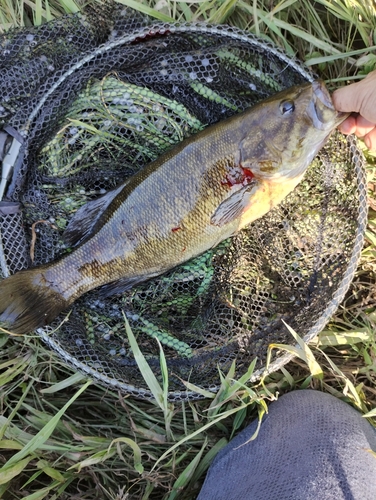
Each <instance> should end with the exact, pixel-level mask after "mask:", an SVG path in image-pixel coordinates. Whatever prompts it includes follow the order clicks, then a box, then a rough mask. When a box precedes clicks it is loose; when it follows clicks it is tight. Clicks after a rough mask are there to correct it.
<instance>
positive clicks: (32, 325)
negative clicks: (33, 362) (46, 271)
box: [0, 267, 70, 334]
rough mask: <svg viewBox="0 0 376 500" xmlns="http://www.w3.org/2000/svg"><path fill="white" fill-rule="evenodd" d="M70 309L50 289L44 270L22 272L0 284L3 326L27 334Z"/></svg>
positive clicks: (0, 320) (0, 309) (0, 314)
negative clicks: (44, 276)
mask: <svg viewBox="0 0 376 500" xmlns="http://www.w3.org/2000/svg"><path fill="white" fill-rule="evenodd" d="M69 305H70V302H68V301H67V300H66V299H64V297H62V295H60V294H59V293H58V292H57V291H56V290H54V289H53V288H51V286H48V283H46V281H45V280H44V278H43V275H42V273H41V267H38V268H36V269H29V270H25V271H19V272H18V273H16V274H14V275H12V276H10V277H9V278H5V279H4V280H2V281H1V282H0V324H1V325H2V326H3V327H4V328H6V329H8V330H10V331H11V332H12V333H17V334H26V333H30V332H32V331H33V330H35V329H36V328H38V327H41V326H45V325H47V324H48V323H50V322H51V321H52V320H53V319H55V318H56V316H58V315H59V313H60V312H62V311H63V310H64V309H66V308H67V307H68V306H69Z"/></svg>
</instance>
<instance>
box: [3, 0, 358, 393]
mask: <svg viewBox="0 0 376 500" xmlns="http://www.w3.org/2000/svg"><path fill="white" fill-rule="evenodd" d="M1 51H2V56H3V57H2V59H1V60H2V63H1V64H2V68H1V72H0V84H1V87H0V88H2V89H3V90H2V93H1V97H0V119H1V120H2V121H3V140H5V141H8V143H9V142H11V145H10V146H9V144H8V145H7V148H8V152H9V151H13V153H12V156H13V157H14V165H12V166H13V169H12V170H11V171H10V175H9V183H8V184H7V186H6V189H5V183H4V186H3V190H4V192H5V196H4V199H3V201H2V202H1V203H0V231H1V235H0V236H1V245H0V264H1V270H2V276H3V277H6V276H7V275H9V274H11V273H14V272H16V271H17V270H20V269H24V268H27V267H29V266H30V265H32V264H33V265H38V264H42V263H45V262H49V261H51V260H53V259H54V258H56V257H58V256H59V255H61V254H62V253H63V252H65V251H67V249H66V248H65V247H64V245H63V243H62V234H63V232H64V229H65V227H66V226H67V224H68V222H69V220H70V218H71V217H72V215H73V214H74V213H75V211H76V210H77V209H78V208H79V207H80V206H82V205H83V204H84V203H86V202H87V201H90V200H91V199H94V198H95V197H97V196H99V195H100V194H102V193H104V192H106V191H107V190H109V189H111V188H113V187H114V186H116V185H117V184H118V183H119V182H120V181H123V180H124V179H125V178H126V177H127V176H129V175H132V174H133V173H135V172H136V171H137V170H139V169H140V168H142V167H143V166H144V165H145V164H147V163H148V162H150V161H151V160H153V159H155V158H156V157H157V156H158V155H159V154H161V152H163V151H164V150H166V149H167V148H169V147H171V146H172V145H173V144H176V143H178V142H180V141H181V140H182V139H183V138H184V137H187V136H189V135H191V134H192V133H195V132H197V131H199V130H201V129H203V128H204V127H206V126H208V125H209V124H212V123H215V122H217V121H219V120H220V119H223V118H224V117H226V116H230V115H232V114H234V113H237V112H239V111H241V110H243V109H244V108H246V107H247V106H251V105H253V104H255V103H257V102H259V101H260V100H262V99H264V98H265V97H268V96H269V95H272V94H273V93H275V92H277V91H279V90H282V89H284V88H287V87H289V86H292V85H296V84H299V83H303V82H305V81H312V80H313V79H314V75H312V74H311V73H310V72H309V71H308V70H307V69H306V68H305V67H304V66H303V65H302V63H300V62H299V61H296V60H293V59H291V58H290V57H288V56H287V55H286V54H284V53H283V52H282V51H281V50H280V49H277V48H276V47H275V46H274V45H272V44H271V43H270V42H269V41H267V40H265V39H261V38H257V37H255V36H253V35H251V34H248V33H245V32H243V31H240V30H238V29H235V28H231V27H228V26H210V25H206V24H202V23H196V24H189V23H176V24H168V23H156V22H155V21H153V20H152V19H150V18H148V17H147V16H143V15H141V14H137V13H134V12H132V11H130V10H128V9H122V8H119V7H116V8H115V7H113V8H111V9H109V11H101V12H100V13H98V12H89V13H88V14H87V15H84V16H82V15H76V16H67V17H65V18H62V19H59V20H57V21H54V22H52V23H47V24H46V25H43V26H41V27H36V28H27V29H22V30H15V31H12V32H9V33H6V34H4V35H2V37H1V38H0V52H1ZM366 222H367V193H366V178H365V172H364V159H363V156H362V153H361V151H360V150H359V148H358V146H357V143H356V139H355V138H354V137H347V138H346V137H344V136H342V135H341V134H339V133H337V132H336V133H334V134H333V135H332V137H331V138H330V140H329V142H328V143H327V144H326V146H325V147H324V148H323V149H322V150H321V151H320V153H319V155H318V156H317V157H316V158H315V160H314V161H313V162H312V164H311V166H310V167H309V169H308V171H307V174H306V176H305V178H304V180H303V181H302V182H301V184H300V185H299V186H298V187H297V188H296V189H295V190H294V191H293V193H291V194H290V195H289V196H288V197H287V198H286V200H285V201H284V202H283V203H282V204H281V205H280V206H278V207H277V208H276V209H274V210H272V211H271V212H270V213H269V214H267V215H266V216H265V217H263V218H262V219H259V220H258V221H256V222H254V223H252V224H251V225H250V226H249V227H247V228H246V229H245V230H243V231H241V232H240V233H239V234H238V235H236V236H235V237H233V238H231V239H230V240H226V241H225V242H223V243H222V244H220V245H219V246H218V247H217V248H215V249H213V250H210V251H209V252H206V253H205V254H203V255H201V256H198V257H197V258H196V259H193V260H192V261H190V262H188V263H186V264H184V265H182V266H179V267H178V268H176V269H173V270H171V271H170V272H168V273H166V274H165V275H163V276H160V277H158V278H155V279H153V280H150V281H148V282H146V283H144V284H142V285H140V286H137V287H135V288H134V289H132V290H130V291H129V292H126V293H124V294H122V295H120V296H114V297H110V298H106V299H103V298H102V297H101V295H100V293H99V292H98V291H97V290H94V291H92V292H90V293H88V294H86V295H85V296H84V297H82V298H81V299H79V300H78V301H77V302H76V303H75V304H74V306H73V308H72V311H71V314H70V315H69V318H68V319H67V320H66V321H63V320H64V318H65V316H66V315H64V314H63V315H60V316H59V318H57V320H56V321H55V322H53V323H52V324H51V326H48V327H46V328H43V329H41V328H40V329H38V330H37V333H38V335H39V336H40V337H41V338H42V339H43V341H44V342H46V343H47V344H48V345H49V347H50V348H51V349H53V350H54V351H55V352H56V353H57V354H58V355H59V356H60V357H61V358H62V359H63V360H64V361H65V362H66V363H68V364H69V365H71V366H73V367H74V368H75V369H77V370H79V371H81V372H83V373H85V374H87V375H89V376H90V377H92V378H94V379H95V380H96V381H98V382H100V383H103V384H105V385H108V386H110V387H112V388H116V389H119V390H121V391H123V392H126V393H131V394H133V395H134V396H137V397H141V398H145V399H149V398H152V394H151V393H150V391H149V390H148V388H147V386H146V384H145V382H144V380H143V377H142V374H141V373H140V371H139V369H138V366H137V363H136V361H135V359H134V357H133V354H132V350H131V348H130V345H129V343H128V339H127V335H126V332H125V326H124V315H125V316H126V317H127V319H128V321H129V323H130V326H131V328H132V330H133V332H134V333H135V335H136V337H137V341H138V344H139V346H140V348H141V350H142V352H143V353H144V355H145V357H146V359H147V361H148V363H149V365H150V366H151V368H152V370H153V371H154V373H155V374H156V376H157V378H158V379H159V380H162V374H161V368H160V364H159V347H158V343H157V342H156V340H155V339H156V338H158V339H159V341H160V342H161V344H162V345H163V348H164V351H165V355H166V360H167V364H168V369H169V398H170V400H175V401H183V400H186V399H198V398H200V397H201V396H200V395H199V394H198V393H197V392H195V391H194V390H190V389H187V387H186V386H185V385H184V383H183V382H182V381H188V382H190V383H191V384H193V385H197V386H200V387H203V388H205V389H206V390H209V391H213V392H215V391H217V390H218V387H219V385H220V378H219V373H218V370H221V371H222V372H227V371H228V370H229V368H230V366H231V364H232V363H233V361H234V360H235V361H236V374H235V376H241V375H242V374H244V373H245V371H246V370H247V368H248V367H249V365H250V363H251V362H252V360H253V359H254V358H257V362H256V371H255V372H254V375H253V377H252V381H255V380H257V379H258V378H259V377H260V376H261V375H262V373H264V372H265V368H266V366H265V364H266V354H267V349H268V345H269V344H270V343H285V344H291V343H293V342H294V340H293V338H292V336H291V334H290V333H289V331H288V329H287V328H286V326H285V323H287V324H288V325H289V326H290V327H292V328H294V330H296V332H297V333H298V334H300V335H303V336H304V340H305V341H307V342H308V341H310V340H311V339H312V338H313V337H314V336H316V335H317V334H318V333H319V332H320V331H321V330H322V328H323V327H324V326H325V324H326V323H327V322H328V320H329V319H330V317H331V316H332V315H333V314H334V312H335V311H336V309H337V307H338V306H339V304H340V303H341V301H342V299H343V297H344V295H345V293H346V291H347V290H348V288H349V286H350V283H351V280H352V278H353V276H354V273H355V270H356V266H357V262H358V259H359V256H360V252H361V249H362V246H363V235H364V231H365V227H366ZM30 250H31V252H30ZM273 356H274V357H273V360H272V363H271V364H270V366H269V367H268V370H269V371H273V370H277V369H279V368H280V367H281V366H283V365H284V364H286V363H287V362H288V361H289V360H290V359H291V356H290V355H286V354H283V353H282V352H275V353H274V355H273Z"/></svg>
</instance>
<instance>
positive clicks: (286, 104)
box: [279, 101, 295, 115]
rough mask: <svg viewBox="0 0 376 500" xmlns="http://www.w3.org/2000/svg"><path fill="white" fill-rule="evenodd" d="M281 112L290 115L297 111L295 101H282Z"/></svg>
mask: <svg viewBox="0 0 376 500" xmlns="http://www.w3.org/2000/svg"><path fill="white" fill-rule="evenodd" d="M279 110H280V111H281V113H282V114H283V115H290V114H291V113H293V112H294V110H295V104H294V101H282V102H281V103H280V105H279Z"/></svg>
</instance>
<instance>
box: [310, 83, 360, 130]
mask: <svg viewBox="0 0 376 500" xmlns="http://www.w3.org/2000/svg"><path fill="white" fill-rule="evenodd" d="M307 113H308V116H309V117H310V118H311V120H312V123H313V126H314V127H315V128H317V129H319V130H323V131H330V130H332V129H334V128H335V127H337V126H338V125H339V124H340V123H342V122H343V121H344V120H345V119H346V118H347V117H348V116H349V114H350V113H343V112H340V111H337V110H336V109H335V107H334V105H333V101H332V98H331V97H330V94H329V92H328V90H327V88H326V87H325V83H324V82H323V81H322V80H316V81H314V82H313V83H312V99H311V100H310V103H309V105H308V107H307Z"/></svg>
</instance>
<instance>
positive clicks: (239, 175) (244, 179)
mask: <svg viewBox="0 0 376 500" xmlns="http://www.w3.org/2000/svg"><path fill="white" fill-rule="evenodd" d="M254 177H255V176H254V175H253V172H252V171H251V170H250V169H249V168H246V167H242V166H241V165H239V166H238V167H235V168H231V169H230V170H229V171H228V173H227V174H226V177H225V178H224V179H222V180H221V184H222V185H223V186H229V187H230V188H231V187H232V186H235V185H237V184H242V185H243V186H246V185H247V184H249V182H250V181H251V180H252V179H253V178H254Z"/></svg>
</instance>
